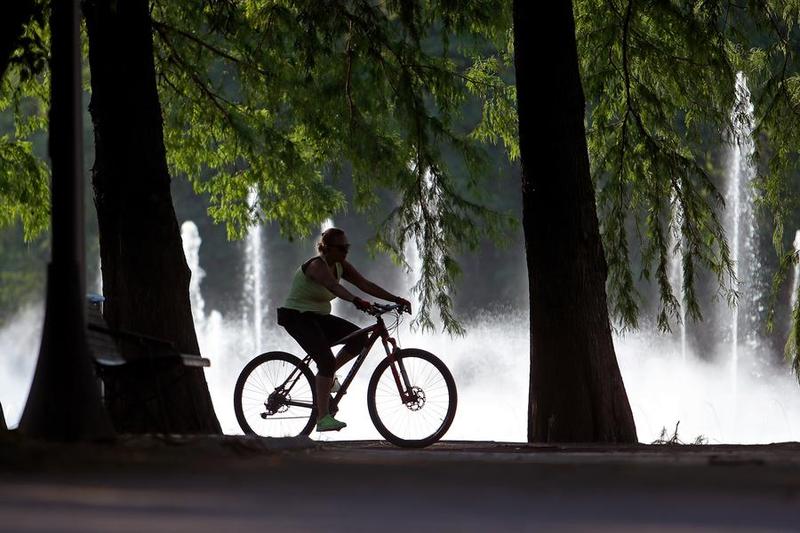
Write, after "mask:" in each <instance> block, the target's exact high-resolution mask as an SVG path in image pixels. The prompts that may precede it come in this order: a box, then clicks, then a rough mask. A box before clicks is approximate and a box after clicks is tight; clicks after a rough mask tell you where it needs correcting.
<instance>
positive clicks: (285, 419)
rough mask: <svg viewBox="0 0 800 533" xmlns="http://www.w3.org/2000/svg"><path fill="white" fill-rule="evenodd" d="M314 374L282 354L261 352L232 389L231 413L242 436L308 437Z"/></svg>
mask: <svg viewBox="0 0 800 533" xmlns="http://www.w3.org/2000/svg"><path fill="white" fill-rule="evenodd" d="M316 395H317V393H316V389H315V388H314V375H313V374H312V373H311V370H309V368H308V366H306V365H305V364H303V362H302V361H301V360H300V359H298V358H297V357H295V356H294V355H291V354H288V353H285V352H267V353H263V354H261V355H259V356H257V357H256V358H254V359H253V360H252V361H250V362H249V363H247V365H246V366H245V367H244V369H243V370H242V373H241V374H239V379H237V380H236V387H234V389H233V410H234V411H235V412H236V420H237V421H238V422H239V426H241V428H242V431H244V432H245V434H246V435H259V436H261V437H296V436H298V435H308V434H309V433H311V430H312V429H313V428H314V422H315V420H316V418H317V409H316Z"/></svg>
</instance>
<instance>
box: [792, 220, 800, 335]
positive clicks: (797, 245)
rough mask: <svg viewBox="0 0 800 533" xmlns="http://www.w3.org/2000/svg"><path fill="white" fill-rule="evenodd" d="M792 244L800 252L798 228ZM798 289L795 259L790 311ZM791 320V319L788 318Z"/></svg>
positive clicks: (799, 263)
mask: <svg viewBox="0 0 800 533" xmlns="http://www.w3.org/2000/svg"><path fill="white" fill-rule="evenodd" d="M792 244H793V246H794V251H795V253H797V254H800V230H797V231H796V232H795V234H794V242H793V243H792ZM798 289H800V261H797V262H796V263H795V264H794V270H793V272H792V293H791V295H790V296H789V298H790V305H789V309H790V313H791V312H793V310H794V308H795V306H796V305H797V290H798ZM790 320H791V319H790Z"/></svg>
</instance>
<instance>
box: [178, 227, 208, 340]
mask: <svg viewBox="0 0 800 533" xmlns="http://www.w3.org/2000/svg"><path fill="white" fill-rule="evenodd" d="M181 241H182V242H183V254H184V255H185V256H186V263H187V265H188V266H189V270H191V271H192V277H191V280H190V281H189V302H190V303H191V305H192V317H193V318H194V323H195V327H197V328H200V329H202V328H203V326H204V324H205V320H206V302H205V300H204V299H203V294H202V293H201V291H200V284H201V283H202V282H203V278H205V277H206V271H205V270H203V269H202V268H200V245H201V244H202V243H203V240H202V239H201V238H200V232H199V231H198V230H197V225H196V224H195V223H194V222H192V221H191V220H187V221H186V222H184V223H183V224H181Z"/></svg>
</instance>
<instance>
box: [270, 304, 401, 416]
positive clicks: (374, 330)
mask: <svg viewBox="0 0 800 533" xmlns="http://www.w3.org/2000/svg"><path fill="white" fill-rule="evenodd" d="M364 334H369V337H368V338H367V343H366V345H364V348H363V349H362V350H361V352H360V353H359V354H358V356H357V357H356V360H355V363H353V368H351V369H350V371H349V372H348V373H347V376H346V377H345V379H344V382H343V383H342V384H341V385H340V387H339V391H338V392H337V393H336V396H334V397H333V399H332V400H331V404H330V405H331V407H335V406H336V405H338V403H339V400H340V399H341V398H342V396H344V395H345V394H347V388H348V387H349V386H350V383H352V382H353V379H355V377H356V374H357V373H358V371H359V369H360V368H361V365H362V364H363V363H364V361H365V360H366V358H367V355H369V352H370V350H372V347H373V345H374V344H375V342H376V341H377V340H378V338H380V339H381V343H382V344H383V348H384V350H385V351H386V357H387V358H388V359H389V367H390V368H391V369H392V375H393V376H394V381H395V384H396V385H397V392H398V393H399V394H400V398H401V399H402V401H403V402H409V401H413V400H414V399H415V398H414V394H413V392H412V390H411V383H410V382H409V379H408V374H407V373H406V369H405V366H403V363H402V360H401V359H398V358H396V357H395V353H396V352H397V350H398V348H397V341H395V340H394V338H392V337H391V336H389V331H388V330H387V329H386V324H385V323H384V322H383V317H381V316H378V317H377V322H376V323H375V324H373V325H371V326H367V327H365V328H361V329H359V330H358V331H354V332H353V333H351V334H349V335H347V336H346V337H342V338H341V339H339V340H338V341H336V342H335V343H333V346H336V345H339V344H344V343H346V342H347V341H349V340H350V339H352V338H354V337H357V336H359V335H364ZM390 346H391V349H390V348H389V347H390ZM312 360H313V358H312V357H311V356H310V355H306V356H305V358H303V364H305V365H306V366H308V364H309V363H310V362H311V361H312ZM398 368H399V371H398ZM300 376H301V372H300V370H299V369H295V370H294V371H292V373H291V374H289V377H287V378H286V381H284V382H283V383H282V384H281V385H280V386H279V387H278V388H277V389H276V390H281V391H282V390H291V388H292V387H294V384H295V383H296V382H297V380H298V379H300ZM287 384H289V386H288V387H287ZM283 403H284V404H285V405H293V406H297V407H307V408H313V405H311V404H309V403H308V402H300V401H293V400H286V401H284V402H283Z"/></svg>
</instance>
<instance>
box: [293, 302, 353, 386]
mask: <svg viewBox="0 0 800 533" xmlns="http://www.w3.org/2000/svg"><path fill="white" fill-rule="evenodd" d="M278 325H280V326H283V327H284V328H285V329H286V331H287V332H288V333H289V335H291V336H292V337H293V338H294V340H296V341H297V343H298V344H299V345H300V347H301V348H303V350H305V351H306V353H307V354H308V355H310V356H311V357H312V358H313V359H314V362H316V363H317V368H318V369H319V375H321V376H323V377H328V378H332V377H333V373H334V371H335V370H336V358H335V357H334V356H333V352H332V351H331V346H333V345H334V343H335V342H336V341H338V340H339V339H341V338H343V337H346V336H347V335H350V334H351V333H353V332H354V331H358V330H359V329H361V328H359V327H358V326H356V325H355V324H353V323H352V322H348V321H347V320H345V319H343V318H339V317H338V316H334V315H321V314H319V313H312V312H308V311H306V312H300V311H297V310H295V309H287V308H285V307H279V308H278ZM366 344H367V333H364V334H363V335H359V336H357V337H354V338H352V339H350V340H349V341H347V343H346V344H345V345H344V348H345V349H346V351H347V352H348V353H351V354H356V353H358V352H360V351H361V350H362V349H363V348H364V346H365V345H366Z"/></svg>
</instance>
